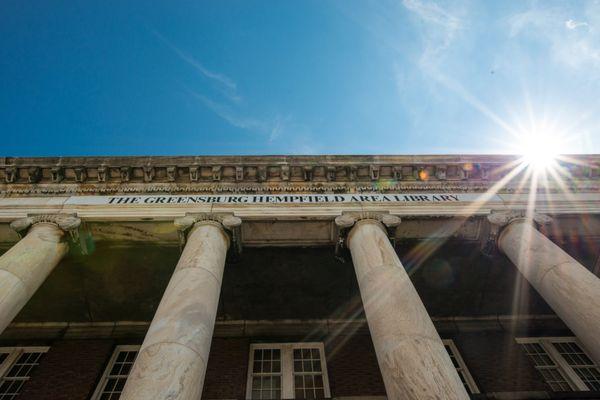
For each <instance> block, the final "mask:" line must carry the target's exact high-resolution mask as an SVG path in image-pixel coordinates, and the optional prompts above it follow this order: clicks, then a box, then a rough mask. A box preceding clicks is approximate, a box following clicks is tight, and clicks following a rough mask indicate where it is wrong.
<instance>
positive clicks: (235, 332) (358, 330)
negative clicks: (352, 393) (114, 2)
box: [0, 315, 572, 342]
mask: <svg viewBox="0 0 600 400" xmlns="http://www.w3.org/2000/svg"><path fill="white" fill-rule="evenodd" d="M432 320H433V323H434V325H435V328H436V330H437V331H438V332H439V333H440V335H442V338H443V337H444V336H446V335H454V334H460V333H473V332H506V333H510V334H511V335H517V334H527V333H528V332H529V331H530V330H538V331H539V330H551V331H553V332H565V334H568V335H572V334H571V333H570V331H569V329H568V328H567V327H566V326H565V325H564V323H563V322H562V321H561V320H560V319H559V318H558V317H557V316H556V315H488V316H482V317H433V318H432ZM149 326H150V321H116V322H13V323H11V324H10V325H9V326H8V327H7V328H6V330H5V331H4V332H3V333H2V335H0V341H2V342H7V341H15V340H17V341H22V340H36V339H48V340H55V339H86V338H113V339H123V338H139V339H142V338H143V337H144V335H145V334H146V331H147V330H148V327H149ZM307 334H311V335H313V336H315V335H317V336H318V335H323V336H325V335H330V334H333V335H368V334H369V328H368V326H367V321H366V320H365V319H353V320H340V319H314V320H299V319H288V320H269V321H264V320H231V321H227V320H217V321H216V323H215V330H214V337H257V336H260V337H281V336H298V335H301V336H304V335H307ZM311 337H312V336H311Z"/></svg>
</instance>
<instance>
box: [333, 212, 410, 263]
mask: <svg viewBox="0 0 600 400" xmlns="http://www.w3.org/2000/svg"><path fill="white" fill-rule="evenodd" d="M361 219H374V220H377V221H379V222H381V224H383V226H384V227H385V230H386V233H387V236H388V238H389V240H390V242H391V243H392V246H394V247H395V246H396V228H397V227H398V225H400V223H401V222H402V220H401V219H400V217H398V216H397V215H392V214H389V213H382V212H345V213H342V215H338V216H337V217H336V218H335V225H336V226H337V239H336V242H335V258H337V259H338V260H339V261H341V262H346V259H347V258H348V257H347V252H348V251H347V250H348V249H347V246H346V240H347V238H348V234H349V233H350V230H351V229H352V227H353V226H354V224H356V222H358V221H360V220H361Z"/></svg>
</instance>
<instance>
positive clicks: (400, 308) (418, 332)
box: [336, 215, 469, 400]
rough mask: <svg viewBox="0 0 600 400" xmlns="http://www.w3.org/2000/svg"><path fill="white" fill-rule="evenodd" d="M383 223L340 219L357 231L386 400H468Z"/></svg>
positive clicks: (352, 238)
mask: <svg viewBox="0 0 600 400" xmlns="http://www.w3.org/2000/svg"><path fill="white" fill-rule="evenodd" d="M382 217H383V218H381V219H382V222H383V224H382V222H380V221H378V220H376V219H370V218H369V219H362V220H359V221H357V222H356V223H354V221H352V217H350V216H349V215H342V216H341V217H338V218H337V219H336V223H337V225H338V226H340V227H342V228H343V227H350V226H353V227H352V228H351V230H350V232H349V234H348V237H347V244H348V248H349V249H350V253H351V254H352V261H353V263H354V269H355V271H356V277H357V280H358V285H359V288H360V294H361V297H362V301H363V306H364V309H365V314H366V317H367V322H368V324H369V330H370V331H371V337H372V340H373V344H374V347H375V352H376V354H377V361H378V363H379V368H380V370H381V375H382V376H383V381H384V384H385V390H386V393H387V396H388V399H390V400H395V399H407V400H408V399H411V400H412V399H453V400H456V399H468V398H469V396H468V395H467V392H466V390H465V387H464V385H463V384H462V382H461V380H460V377H459V376H458V373H457V372H456V369H455V368H454V366H453V365H452V361H451V360H450V357H449V356H448V353H447V352H446V349H445V348H444V344H443V343H442V340H441V339H440V337H439V335H438V333H437V331H436V330H435V327H434V325H433V322H432V321H431V318H430V317H429V315H428V314H427V310H426V309H425V306H424V305H423V303H422V302H421V299H420V298H419V295H418V293H417V291H416V290H415V288H414V286H413V284H412V282H411V280H410V277H409V276H408V274H407V273H406V271H405V270H404V267H403V266H402V263H401V262H400V260H399V259H398V256H397V255H396V252H395V250H394V248H393V247H392V245H391V244H390V241H389V239H388V236H387V232H386V229H385V227H384V224H385V225H387V226H394V225H397V224H398V223H399V222H400V221H399V218H397V217H394V216H390V215H384V216H382Z"/></svg>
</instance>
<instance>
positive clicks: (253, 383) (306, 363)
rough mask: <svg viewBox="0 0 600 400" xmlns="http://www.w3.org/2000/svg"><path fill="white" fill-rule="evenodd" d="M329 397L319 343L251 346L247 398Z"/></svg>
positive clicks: (325, 371) (321, 348)
mask: <svg viewBox="0 0 600 400" xmlns="http://www.w3.org/2000/svg"><path fill="white" fill-rule="evenodd" d="M326 397H330V392H329V382H328V379H327V365H326V363H325V352H324V350H323V344H322V343H276V344H273V343H270V344H262V343H261V344H253V345H251V346H250V363H249V367H248V384H247V388H246V398H247V399H281V398H285V399H322V398H326Z"/></svg>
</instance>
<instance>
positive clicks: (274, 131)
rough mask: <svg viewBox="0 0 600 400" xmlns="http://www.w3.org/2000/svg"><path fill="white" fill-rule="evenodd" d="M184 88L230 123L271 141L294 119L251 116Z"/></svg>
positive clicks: (280, 116) (276, 116)
mask: <svg viewBox="0 0 600 400" xmlns="http://www.w3.org/2000/svg"><path fill="white" fill-rule="evenodd" d="M184 90H185V91H186V92H187V93H188V94H189V95H190V96H192V97H193V98H195V99H197V100H199V101H200V102H201V103H202V104H203V105H204V106H206V107H207V108H208V109H209V110H211V111H212V112H214V113H215V114H216V115H218V116H219V117H220V118H222V119H223V120H225V121H226V122H227V123H229V124H230V125H232V126H235V127H236V128H240V129H244V130H247V131H251V132H257V133H259V134H261V135H262V136H265V137H267V140H268V142H269V143H271V142H273V141H275V140H276V139H278V138H279V136H280V135H281V134H282V133H283V132H284V130H285V129H286V127H287V125H288V123H290V122H291V119H292V118H291V117H290V116H282V115H275V116H274V117H272V118H254V117H249V116H247V115H245V114H243V113H242V112H240V111H239V110H236V109H235V108H234V107H233V106H231V105H227V104H225V103H221V102H217V101H214V100H211V99H209V98H208V97H206V96H204V95H203V94H200V93H198V92H196V91H194V90H192V89H190V88H189V87H187V86H184Z"/></svg>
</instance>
